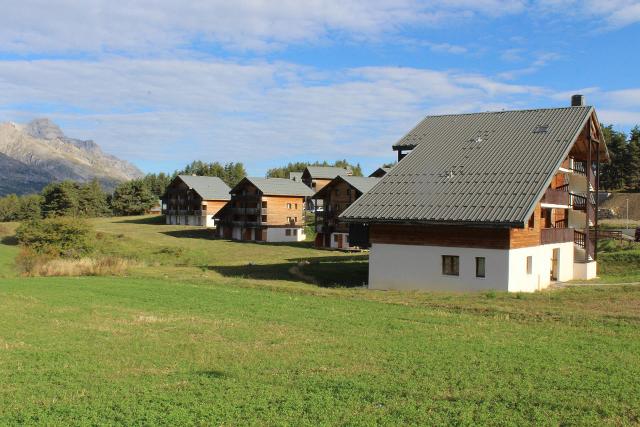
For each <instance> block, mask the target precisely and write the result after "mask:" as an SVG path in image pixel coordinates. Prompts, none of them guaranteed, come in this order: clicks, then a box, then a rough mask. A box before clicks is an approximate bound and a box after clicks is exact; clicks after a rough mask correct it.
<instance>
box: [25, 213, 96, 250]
mask: <svg viewBox="0 0 640 427" xmlns="http://www.w3.org/2000/svg"><path fill="white" fill-rule="evenodd" d="M91 234H92V233H91V227H90V226H89V225H88V224H87V223H86V222H84V221H81V220H78V219H73V218H62V217H60V218H48V219H45V220H36V221H29V222H25V223H23V224H21V225H20V226H19V227H18V229H17V230H16V238H17V239H18V242H19V243H20V244H22V245H24V246H25V247H26V248H28V249H29V250H30V251H32V252H33V253H35V254H38V255H49V256H52V257H62V258H81V257H83V256H86V255H89V254H90V253H91V252H93V246H92V242H91Z"/></svg>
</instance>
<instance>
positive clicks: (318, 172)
mask: <svg viewBox="0 0 640 427" xmlns="http://www.w3.org/2000/svg"><path fill="white" fill-rule="evenodd" d="M350 174H351V171H350V170H347V169H345V168H337V167H334V166H307V167H306V169H305V170H304V172H303V176H305V175H309V176H310V177H311V179H333V178H335V177H336V176H338V175H350Z"/></svg>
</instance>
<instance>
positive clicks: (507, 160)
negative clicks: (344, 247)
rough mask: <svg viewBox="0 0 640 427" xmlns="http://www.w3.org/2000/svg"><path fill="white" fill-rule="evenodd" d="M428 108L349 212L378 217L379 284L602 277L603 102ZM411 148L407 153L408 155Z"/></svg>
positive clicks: (514, 283)
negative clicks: (394, 160) (392, 162)
mask: <svg viewBox="0 0 640 427" xmlns="http://www.w3.org/2000/svg"><path fill="white" fill-rule="evenodd" d="M583 104H584V102H583V98H582V97H581V96H574V97H573V98H572V106H571V107H567V108H550V109H536V110H522V111H500V112H488V113H476V114H455V115H443V116H429V117H426V118H425V119H424V120H423V121H422V122H420V123H419V124H418V125H417V126H416V127H415V128H414V129H413V130H412V131H411V132H409V133H408V134H407V135H406V136H405V137H403V138H402V140H400V141H399V142H398V143H397V144H396V145H395V146H394V149H396V151H398V153H399V158H400V161H399V163H398V164H397V165H396V166H394V167H393V168H392V169H391V170H390V171H389V172H388V173H387V174H386V175H385V176H384V177H383V178H382V179H381V180H380V182H379V183H378V184H377V185H375V186H374V187H373V188H372V189H371V190H369V191H368V192H367V193H365V194H364V195H363V196H362V197H360V198H359V199H358V200H356V201H355V202H354V203H353V204H352V205H351V206H350V207H349V208H347V210H346V211H345V212H343V213H342V215H341V216H340V220H341V221H345V222H358V223H361V222H365V223H368V224H369V227H370V240H371V254H370V261H369V287H370V288H373V289H425V290H441V291H466V290H481V289H497V290H505V291H525V292H531V291H535V290H539V289H543V288H546V287H547V286H549V284H550V283H552V282H553V281H567V280H572V279H591V278H594V277H595V276H596V248H595V246H596V242H597V225H598V224H597V216H596V214H595V212H597V203H598V194H597V193H598V176H599V170H600V163H601V162H606V161H608V160H609V155H608V152H607V148H606V144H605V142H604V138H603V134H602V130H601V128H600V123H599V121H598V118H597V116H596V112H595V110H594V108H593V107H590V106H584V105H583ZM407 153H408V154H407Z"/></svg>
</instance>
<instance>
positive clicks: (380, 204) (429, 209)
mask: <svg viewBox="0 0 640 427" xmlns="http://www.w3.org/2000/svg"><path fill="white" fill-rule="evenodd" d="M592 112H593V108H592V107H570V108H555V109H538V110H520V111H502V112H493V113H476V114H460V115H452V116H432V117H427V118H426V119H424V120H423V121H422V122H421V123H420V124H419V125H418V126H416V127H415V128H414V129H413V130H412V131H411V132H409V134H407V135H406V136H405V137H404V138H403V139H402V140H401V141H413V142H415V143H416V145H417V146H416V148H415V149H414V150H413V151H412V152H411V153H409V154H408V155H407V156H406V157H405V158H404V159H403V160H402V161H400V162H399V163H398V164H397V165H396V166H394V167H393V169H392V170H391V171H390V172H389V173H388V174H387V175H385V176H384V177H383V178H382V179H381V180H380V182H379V183H378V184H377V185H376V186H375V187H373V188H372V189H371V190H370V191H368V192H367V193H366V194H364V195H363V196H362V197H360V198H359V199H358V200H357V201H356V202H354V203H353V204H352V205H351V206H350V207H349V208H347V209H346V210H345V211H344V212H343V213H342V215H341V216H340V218H341V219H344V220H347V221H358V220H359V221H372V222H406V223H437V224H443V223H450V224H483V225H496V226H523V224H524V223H525V222H526V220H527V219H528V217H529V216H530V215H531V213H532V212H533V209H534V208H535V204H536V203H537V201H538V200H539V199H540V198H541V197H542V193H543V192H544V190H545V189H546V188H547V187H548V185H549V183H550V180H551V178H552V177H553V174H554V173H555V172H556V171H557V169H558V167H559V166H560V164H561V163H562V161H563V160H564V158H565V157H566V156H567V155H568V153H569V150H570V149H571V147H572V145H573V143H574V142H575V140H576V138H577V136H578V134H579V132H580V131H581V130H582V128H583V127H584V125H585V124H586V121H587V119H588V118H589V116H590V114H591V113H592ZM543 126H547V128H546V131H544V132H542V131H540V130H541V129H543Z"/></svg>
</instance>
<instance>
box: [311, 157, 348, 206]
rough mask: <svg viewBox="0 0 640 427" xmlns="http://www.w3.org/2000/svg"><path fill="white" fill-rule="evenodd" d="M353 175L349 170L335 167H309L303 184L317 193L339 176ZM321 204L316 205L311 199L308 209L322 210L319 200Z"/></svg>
mask: <svg viewBox="0 0 640 427" xmlns="http://www.w3.org/2000/svg"><path fill="white" fill-rule="evenodd" d="M352 174H353V173H352V172H351V170H349V169H345V168H337V167H333V166H307V167H306V168H305V170H304V171H303V172H302V182H304V184H305V185H306V186H307V187H309V188H310V189H311V190H313V193H317V192H318V191H320V190H322V188H323V187H324V186H325V185H327V184H329V183H330V182H331V180H332V179H333V178H335V177H336V176H339V175H352ZM318 203H319V204H314V203H313V201H312V200H311V199H308V200H307V209H309V210H310V211H312V210H322V209H323V206H322V200H318Z"/></svg>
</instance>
